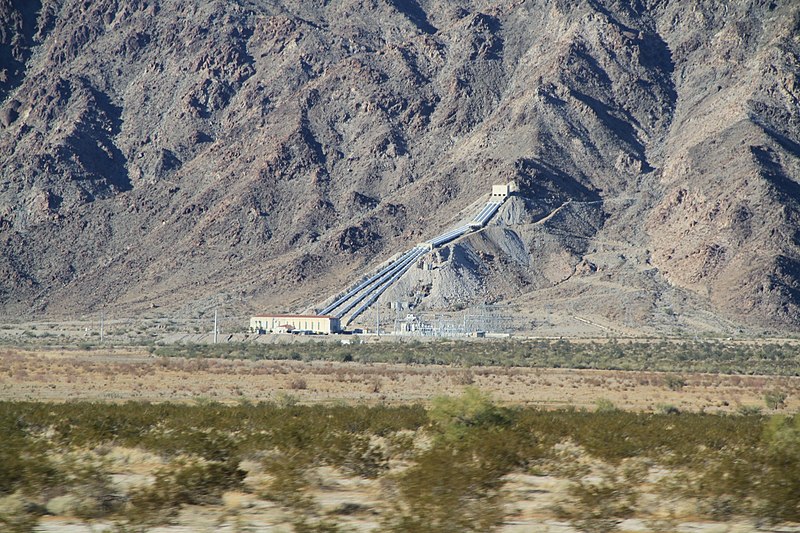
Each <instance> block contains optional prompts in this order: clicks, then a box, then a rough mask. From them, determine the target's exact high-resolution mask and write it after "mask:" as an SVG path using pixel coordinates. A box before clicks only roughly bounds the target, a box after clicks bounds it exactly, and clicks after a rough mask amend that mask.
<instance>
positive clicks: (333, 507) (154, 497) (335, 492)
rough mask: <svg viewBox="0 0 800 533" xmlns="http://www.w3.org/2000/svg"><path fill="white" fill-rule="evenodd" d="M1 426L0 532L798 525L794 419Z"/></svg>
mask: <svg viewBox="0 0 800 533" xmlns="http://www.w3.org/2000/svg"><path fill="white" fill-rule="evenodd" d="M0 434H1V435H3V437H2V439H3V446H2V447H0V524H2V529H3V530H4V531H19V532H28V531H35V530H36V528H37V527H38V528H42V527H44V528H46V530H47V531H59V530H63V531H101V530H106V531H149V530H151V529H153V528H156V527H158V528H166V529H164V531H169V530H170V527H176V528H177V527H179V526H180V527H181V528H186V527H188V528H190V529H192V530H196V531H214V530H228V531H268V530H274V531H350V530H374V531H398V532H399V531H403V532H417V531H431V532H437V531H442V532H445V531H495V530H497V531H522V530H525V531H533V530H535V531H548V530H549V529H550V528H553V529H552V530H553V531H587V532H595V531H682V530H687V531H688V530H690V529H691V528H695V529H691V530H693V531H695V530H698V529H697V528H699V530H701V531H702V530H703V528H704V527H705V528H708V527H711V526H714V524H717V525H720V524H728V525H729V526H730V527H733V526H734V525H735V526H736V527H737V528H739V529H736V530H741V531H745V530H749V531H753V530H763V531H770V530H776V531H777V530H778V529H775V528H777V527H780V528H781V529H780V531H789V530H791V529H787V528H789V527H791V524H792V523H793V522H795V523H796V522H800V415H794V416H787V415H775V416H766V415H762V414H744V415H743V414H709V413H671V414H667V413H634V412H627V411H622V410H619V409H615V408H614V406H613V405H609V404H608V403H607V402H606V403H603V404H602V405H598V408H596V409H592V410H585V409H574V408H572V409H555V410H547V409H541V408H535V407H523V406H503V405H500V404H498V403H497V402H495V401H493V400H492V399H491V397H490V396H489V395H487V394H485V393H483V392H481V391H480V390H479V389H477V388H474V387H467V388H466V389H464V392H463V393H462V394H461V395H458V396H442V397H437V398H435V399H434V400H433V401H432V402H431V403H430V404H429V406H427V407H422V406H420V405H403V406H386V405H375V406H366V405H344V404H339V405H320V404H316V405H298V404H294V403H293V402H291V401H284V402H283V403H280V402H259V403H251V402H247V401H243V402H241V403H239V404H236V405H224V404H220V403H215V402H208V401H203V402H197V403H195V404H174V403H147V402H125V403H119V404H111V403H99V402H67V403H41V402H0ZM515 528H516V529H515ZM524 528H527V529H524ZM687 528H689V529H687ZM741 528H745V529H741ZM746 528H750V529H746ZM159 530H160V531H161V530H162V529H159ZM178 530H180V529H175V531H178ZM183 530H185V529H183ZM719 530H720V531H722V530H723V529H719ZM725 530H726V531H727V530H731V529H725ZM709 531H711V529H709Z"/></svg>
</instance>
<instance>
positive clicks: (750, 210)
mask: <svg viewBox="0 0 800 533" xmlns="http://www.w3.org/2000/svg"><path fill="white" fill-rule="evenodd" d="M798 36H800V8H798V4H797V2H794V1H792V0H783V1H778V0H775V1H769V0H765V1H750V0H748V1H745V0H734V1H712V0H709V1H702V2H691V3H686V2H681V1H668V0H627V1H622V0H621V1H614V0H607V1H588V2H587V1H578V0H513V1H512V0H497V1H496V0H492V1H489V0H483V1H481V0H475V1H469V0H455V1H453V0H418V1H415V0H408V1H405V0H371V1H366V0H361V1H359V0H342V1H336V2H304V1H300V0H204V1H203V0H96V1H92V2H85V1H79V0H42V1H41V2H39V1H38V0H30V1H29V0H0V247H2V254H0V306H1V308H0V312H1V313H2V315H4V316H17V315H30V314H34V315H37V316H40V315H41V314H47V315H51V316H59V315H61V316H63V315H66V314H73V313H86V312H97V311H98V310H100V309H106V310H113V311H114V312H115V313H118V314H122V315H125V314H128V315H131V314H136V313H140V312H142V311H143V310H145V309H148V308H150V307H152V306H159V307H161V308H163V309H169V310H175V311H176V312H177V311H178V310H183V311H186V310H194V311H196V310H199V309H207V308H209V307H210V306H214V305H224V306H228V307H230V308H231V309H233V310H238V311H240V312H242V313H246V312H249V311H250V310H256V309H258V310H263V309H265V308H269V309H281V310H289V309H299V308H302V307H305V306H308V305H310V304H311V303H314V302H317V301H321V300H322V299H324V297H326V296H328V295H329V294H332V293H334V292H336V291H337V290H338V289H340V288H341V287H342V286H344V285H346V284H347V280H348V279H350V278H351V277H352V276H353V275H357V274H359V273H361V272H363V271H364V269H366V268H368V267H369V266H370V265H374V264H375V263H376V262H378V261H381V260H383V259H385V258H386V257H388V256H389V255H391V254H393V253H395V252H397V251H400V250H402V249H404V248H406V247H408V246H409V245H411V244H413V243H415V242H417V241H419V240H421V239H424V238H428V237H430V236H432V235H435V234H436V233H437V232H439V231H440V230H442V229H445V228H447V227H448V226H450V225H452V224H453V223H455V222H457V221H458V219H459V218H460V217H461V216H464V215H465V214H466V213H469V211H466V209H468V208H470V206H474V203H475V202H476V201H480V200H481V197H482V195H483V196H484V197H485V194H486V193H487V192H488V190H489V187H490V185H491V184H492V183H505V182H509V181H516V182H517V184H518V185H519V188H520V191H519V195H518V197H516V198H514V199H513V200H512V201H511V202H509V203H508V204H507V205H506V206H505V207H504V209H503V211H502V213H501V214H500V217H499V219H498V220H496V221H495V222H493V224H492V225H491V226H490V227H489V228H487V229H486V230H485V231H483V232H481V233H479V234H476V235H473V236H471V237H469V238H467V239H465V240H464V242H461V243H457V244H456V245H454V246H451V247H449V248H447V249H446V250H442V251H441V252H440V253H437V254H436V255H435V257H433V258H432V259H430V260H429V262H428V264H427V265H420V266H425V269H416V270H415V271H414V272H413V273H412V274H410V275H409V276H406V279H404V284H405V285H403V287H404V289H403V290H407V291H409V294H407V295H402V296H403V297H411V296H415V297H416V298H418V299H421V300H420V301H421V303H422V304H423V305H426V306H428V307H430V308H445V307H453V306H454V305H457V306H464V305H467V306H468V305H472V304H475V303H482V302H484V301H493V302H494V301H503V302H511V303H513V304H514V305H517V306H520V307H521V308H525V307H526V306H527V307H530V306H533V305H535V303H536V302H541V301H544V300H545V299H546V300H547V301H549V302H551V304H552V305H553V306H557V307H558V306H562V307H563V308H564V309H565V310H567V311H568V312H571V310H572V309H573V308H575V307H576V306H580V308H581V309H584V310H586V312H590V313H591V314H593V315H595V316H599V317H604V318H605V319H608V320H611V321H624V322H626V323H627V324H629V325H634V326H635V325H640V326H646V325H647V324H648V323H650V322H652V321H653V320H656V319H659V317H661V318H664V319H666V318H669V317H672V316H674V315H675V314H676V313H677V314H681V312H682V311H683V310H684V308H685V309H686V310H688V309H690V308H691V309H702V310H703V312H711V313H713V314H716V315H718V316H721V317H726V318H727V319H730V320H733V321H735V322H737V323H743V324H749V325H753V326H758V327H765V326H766V327H779V328H784V329H791V330H797V329H798V328H799V327H800V100H799V99H800V77H799V76H800V37H798ZM395 296H397V295H395ZM548 305H549V304H548ZM570 306H573V307H570Z"/></svg>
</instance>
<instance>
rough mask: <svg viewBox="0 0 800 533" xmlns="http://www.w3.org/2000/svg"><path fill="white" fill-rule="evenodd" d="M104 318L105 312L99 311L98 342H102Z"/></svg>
mask: <svg viewBox="0 0 800 533" xmlns="http://www.w3.org/2000/svg"><path fill="white" fill-rule="evenodd" d="M104 318H105V312H104V311H100V342H101V343H102V342H103V319H104Z"/></svg>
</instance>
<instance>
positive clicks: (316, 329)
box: [250, 315, 341, 335]
mask: <svg viewBox="0 0 800 533" xmlns="http://www.w3.org/2000/svg"><path fill="white" fill-rule="evenodd" d="M250 331H251V332H253V333H313V334H325V335H327V334H329V333H338V332H340V331H341V326H340V324H339V319H338V318H336V317H335V316H330V315H260V316H254V317H252V318H251V319H250Z"/></svg>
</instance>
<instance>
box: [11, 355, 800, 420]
mask: <svg viewBox="0 0 800 533" xmlns="http://www.w3.org/2000/svg"><path fill="white" fill-rule="evenodd" d="M470 385H472V386H475V387H478V388H480V389H481V390H483V391H486V392H487V393H490V394H492V396H493V397H494V398H495V399H496V400H497V401H498V402H500V403H504V404H524V405H537V406H543V407H550V408H556V407H567V406H573V407H577V408H586V409H594V408H595V406H596V405H597V402H598V401H601V400H607V401H609V402H611V403H612V404H613V405H615V406H616V407H618V408H621V409H624V410H640V411H650V412H657V411H700V410H704V411H708V412H750V413H753V414H757V413H758V412H760V411H763V412H764V413H765V414H770V413H790V412H794V411H796V410H798V409H800V377H796V376H782V375H777V376H776V375H772V376H769V375H763V376H753V375H740V374H731V375H728V374H711V373H691V372H652V371H625V370H594V369H566V368H549V369H547V368H529V367H505V366H500V367H497V366H474V367H463V366H456V365H419V364H397V363H358V362H355V361H353V362H339V361H308V362H304V361H294V360H251V359H235V358H210V357H193V358H187V357H179V356H172V357H167V356H158V357H155V356H150V355H147V354H141V353H139V354H137V353H136V352H132V351H130V350H125V351H111V350H109V351H106V350H99V349H98V350H91V351H77V350H45V351H29V350H20V349H11V348H8V349H0V399H6V400H48V401H75V400H90V401H113V402H119V401H128V400H136V401H152V402H163V401H170V402H181V401H183V402H187V401H195V400H196V399H197V398H206V399H208V400H214V401H220V402H227V403H232V402H239V401H242V400H249V401H253V402H259V401H265V402H266V401H282V399H285V398H288V397H291V398H292V399H293V401H295V402H297V403H301V404H305V403H334V402H342V401H344V402H348V403H354V402H361V403H367V404H390V405H395V404H405V403H414V402H421V403H425V404H427V403H428V402H430V400H431V398H433V397H435V396H439V395H458V394H459V393H460V392H461V391H462V390H463V388H464V387H466V386H470Z"/></svg>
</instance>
